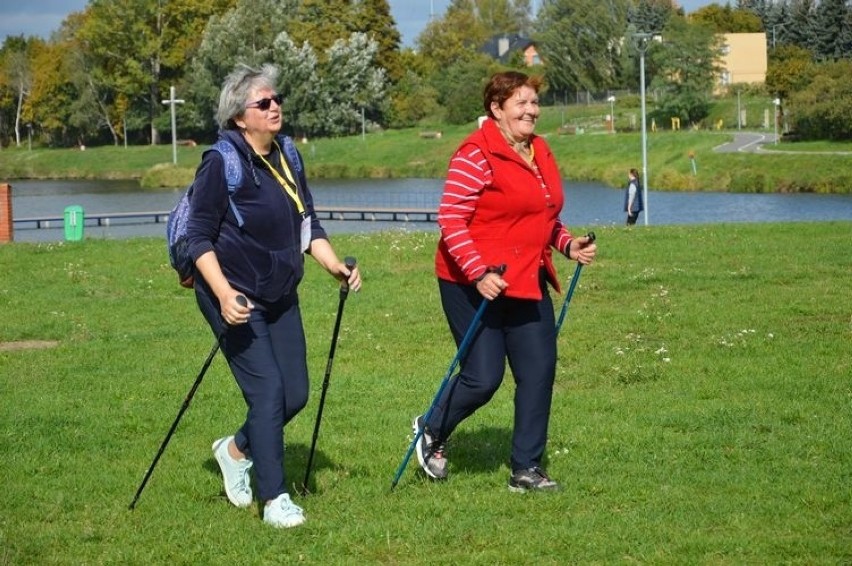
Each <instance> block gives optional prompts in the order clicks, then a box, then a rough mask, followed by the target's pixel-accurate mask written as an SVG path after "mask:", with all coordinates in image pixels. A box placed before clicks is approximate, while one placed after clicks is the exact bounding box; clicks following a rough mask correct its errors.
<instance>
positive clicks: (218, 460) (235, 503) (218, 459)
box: [213, 437, 253, 509]
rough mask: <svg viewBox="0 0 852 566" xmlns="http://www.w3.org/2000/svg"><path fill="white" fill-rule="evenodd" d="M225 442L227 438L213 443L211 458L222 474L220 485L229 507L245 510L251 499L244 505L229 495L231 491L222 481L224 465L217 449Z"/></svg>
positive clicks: (231, 494) (232, 495)
mask: <svg viewBox="0 0 852 566" xmlns="http://www.w3.org/2000/svg"><path fill="white" fill-rule="evenodd" d="M227 441H228V437H225V438H220V439H219V440H217V441H216V442H214V443H213V457H214V458H215V459H216V463H217V464H219V471H220V472H222V480H223V481H222V485H223V486H224V487H225V495H226V496H227V497H228V501H230V502H231V505H233V506H234V507H239V508H240V509H245V508H246V507H249V506H250V505H251V504H252V500H253V498H252V499H251V500H249V501H248V502H246V503H243V502H241V501H239V500H238V499H236V498H235V497H234V494H233V493H231V490H230V488H229V487H228V484H227V483H226V482H225V481H224V479H225V463H224V462H222V458H221V457H220V456H219V450H218V447H219V446H221V444H222V443H223V442H227Z"/></svg>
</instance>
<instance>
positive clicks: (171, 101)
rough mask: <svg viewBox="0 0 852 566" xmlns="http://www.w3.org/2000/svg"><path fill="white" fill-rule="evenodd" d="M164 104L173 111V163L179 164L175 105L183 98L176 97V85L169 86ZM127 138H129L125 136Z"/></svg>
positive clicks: (181, 102) (181, 101) (180, 102)
mask: <svg viewBox="0 0 852 566" xmlns="http://www.w3.org/2000/svg"><path fill="white" fill-rule="evenodd" d="M163 104H168V105H169V106H170V107H171V112H172V163H174V164H175V165H177V128H176V127H175V105H176V104H183V99H182V98H175V87H174V85H172V86H170V87H169V98H168V100H164V101H163ZM125 139H127V138H126V137H125Z"/></svg>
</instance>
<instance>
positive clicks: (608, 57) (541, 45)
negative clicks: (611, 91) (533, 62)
mask: <svg viewBox="0 0 852 566" xmlns="http://www.w3.org/2000/svg"><path fill="white" fill-rule="evenodd" d="M626 27H627V7H626V5H625V4H624V3H623V2H622V1H621V0H609V1H608V2H599V1H598V0H550V1H549V2H547V3H546V4H544V7H543V8H542V10H541V12H540V13H539V19H538V23H537V29H538V33H536V34H535V35H534V39H535V40H536V45H537V48H538V52H539V54H540V55H541V58H542V61H543V62H544V65H545V72H546V74H547V80H548V83H549V85H550V86H551V87H552V88H554V89H556V90H563V91H564V90H573V89H586V90H600V89H605V88H609V87H612V86H614V85H615V84H616V80H617V76H618V62H619V53H620V49H621V42H622V40H623V37H624V33H625V29H626Z"/></svg>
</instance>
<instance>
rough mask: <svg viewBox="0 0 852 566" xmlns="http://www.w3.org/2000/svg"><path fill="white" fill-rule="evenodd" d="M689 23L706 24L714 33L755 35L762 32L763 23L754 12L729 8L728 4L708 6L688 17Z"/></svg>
mask: <svg viewBox="0 0 852 566" xmlns="http://www.w3.org/2000/svg"><path fill="white" fill-rule="evenodd" d="M689 19H690V21H692V22H694V23H701V24H706V25H709V26H710V27H712V28H713V29H714V30H715V31H716V33H757V32H761V31H763V22H761V20H760V17H759V16H758V15H757V14H755V13H754V12H751V11H748V10H743V9H740V8H736V9H734V8H731V5H730V4H725V6H724V7H723V6H719V5H718V4H709V5H707V6H704V7H702V8H699V9H698V10H696V11H695V12H692V13H691V14H690V15H689Z"/></svg>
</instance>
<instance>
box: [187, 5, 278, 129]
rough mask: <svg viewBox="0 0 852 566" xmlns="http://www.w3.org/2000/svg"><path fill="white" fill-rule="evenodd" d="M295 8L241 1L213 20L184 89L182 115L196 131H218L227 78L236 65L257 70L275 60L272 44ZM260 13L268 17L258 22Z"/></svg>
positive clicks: (208, 23)
mask: <svg viewBox="0 0 852 566" xmlns="http://www.w3.org/2000/svg"><path fill="white" fill-rule="evenodd" d="M293 9H294V5H290V4H288V3H287V2H281V1H279V0H240V1H239V2H238V3H237V5H236V6H235V7H234V8H233V9H232V10H229V11H228V12H226V13H224V14H222V15H219V16H213V17H211V18H210V20H209V21H208V22H207V26H206V27H205V29H204V32H203V34H202V38H201V43H200V45H199V47H198V51H197V53H196V55H195V57H194V58H193V60H192V62H191V64H190V71H189V72H188V73H187V80H186V84H185V87H184V90H185V91H186V92H187V96H186V99H187V104H186V105H185V108H184V111H183V114H184V116H185V120H187V121H188V122H189V123H190V124H191V127H192V128H193V129H194V130H196V131H197V132H198V133H201V134H208V135H209V133H210V132H215V131H216V122H215V119H214V118H215V113H216V107H217V105H218V100H219V89H220V88H221V86H222V82H223V81H224V80H225V77H226V76H227V75H228V73H230V72H231V71H233V70H234V67H235V66H236V64H237V63H243V64H246V65H250V66H253V67H258V66H260V65H261V64H262V63H267V62H269V61H272V60H273V55H272V54H273V50H274V46H273V43H274V42H275V40H276V38H277V37H278V34H279V33H281V31H282V29H284V28H283V27H282V26H284V25H285V24H286V23H287V22H288V19H289V14H290V13H291V12H292V10H293ZM258 13H262V14H264V15H265V17H264V18H261V19H258V17H257V14H258ZM272 22H277V24H275V25H273V23H272ZM288 37H289V38H291V39H292V36H288ZM285 112H286V107H285ZM286 116H287V115H286V113H285V117H286Z"/></svg>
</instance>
